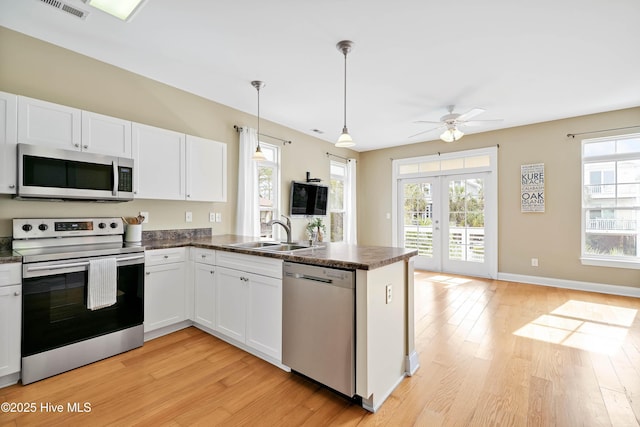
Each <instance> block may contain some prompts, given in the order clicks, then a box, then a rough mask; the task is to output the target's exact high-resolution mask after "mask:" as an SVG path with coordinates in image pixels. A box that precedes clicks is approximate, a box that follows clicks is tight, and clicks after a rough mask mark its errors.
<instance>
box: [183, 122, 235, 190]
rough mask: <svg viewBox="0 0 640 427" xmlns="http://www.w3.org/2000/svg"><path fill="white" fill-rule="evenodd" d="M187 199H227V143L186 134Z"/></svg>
mask: <svg viewBox="0 0 640 427" xmlns="http://www.w3.org/2000/svg"><path fill="white" fill-rule="evenodd" d="M186 171H187V200H192V201H204V202H226V201H227V144H224V143H222V142H217V141H212V140H209V139H205V138H199V137H197V136H191V135H187V169H186Z"/></svg>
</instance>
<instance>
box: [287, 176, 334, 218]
mask: <svg viewBox="0 0 640 427" xmlns="http://www.w3.org/2000/svg"><path fill="white" fill-rule="evenodd" d="M328 196H329V187H327V186H326V185H320V184H312V183H308V182H297V181H291V199H290V205H289V207H290V209H289V214H290V215H291V216H324V215H326V214H327V200H328Z"/></svg>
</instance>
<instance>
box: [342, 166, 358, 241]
mask: <svg viewBox="0 0 640 427" xmlns="http://www.w3.org/2000/svg"><path fill="white" fill-rule="evenodd" d="M345 187H346V188H345V192H346V199H347V206H346V212H347V215H346V218H345V219H346V223H345V226H344V228H345V230H344V240H345V242H346V243H348V244H350V245H355V244H357V243H358V223H357V218H358V212H357V208H356V159H348V160H347V180H346V183H345Z"/></svg>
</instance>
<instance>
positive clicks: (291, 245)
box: [263, 243, 310, 252]
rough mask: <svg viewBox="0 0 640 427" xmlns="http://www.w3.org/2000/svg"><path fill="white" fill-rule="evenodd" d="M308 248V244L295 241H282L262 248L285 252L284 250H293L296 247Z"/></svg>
mask: <svg viewBox="0 0 640 427" xmlns="http://www.w3.org/2000/svg"><path fill="white" fill-rule="evenodd" d="M309 248H310V246H305V245H298V244H295V243H282V244H279V245H277V246H269V247H266V248H263V249H264V250H266V251H272V252H286V251H295V250H296V249H309Z"/></svg>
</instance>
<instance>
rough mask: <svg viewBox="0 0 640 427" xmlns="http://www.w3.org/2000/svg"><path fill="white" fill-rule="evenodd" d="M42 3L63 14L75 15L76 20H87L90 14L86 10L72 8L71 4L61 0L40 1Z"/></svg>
mask: <svg viewBox="0 0 640 427" xmlns="http://www.w3.org/2000/svg"><path fill="white" fill-rule="evenodd" d="M39 1H40V2H41V3H44V4H48V5H49V6H52V7H55V8H56V9H58V10H61V11H62V12H66V13H68V14H69V15H73V16H75V17H76V18H80V19H85V18H86V17H87V15H88V14H89V12H87V11H86V10H82V9H78V8H77V7H75V6H71V5H70V4H69V3H65V2H63V1H60V0H39Z"/></svg>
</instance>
